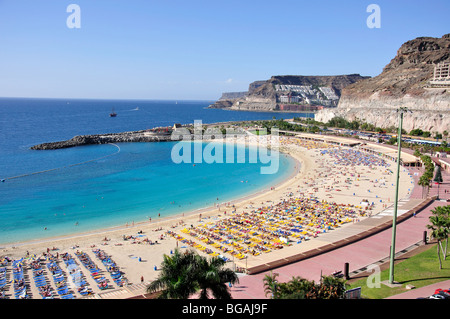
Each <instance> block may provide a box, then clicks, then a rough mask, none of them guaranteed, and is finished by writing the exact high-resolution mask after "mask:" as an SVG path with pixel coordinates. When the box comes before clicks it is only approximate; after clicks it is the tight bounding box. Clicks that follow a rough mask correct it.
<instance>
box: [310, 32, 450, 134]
mask: <svg viewBox="0 0 450 319" xmlns="http://www.w3.org/2000/svg"><path fill="white" fill-rule="evenodd" d="M446 61H447V62H448V61H450V34H447V35H445V36H443V37H442V38H432V37H420V38H416V39H414V40H411V41H408V42H406V43H404V44H403V45H402V46H401V47H400V49H399V50H398V52H397V55H396V56H395V57H394V58H393V59H392V61H391V62H390V63H389V64H388V65H387V66H386V67H385V68H384V69H383V72H382V73H381V74H380V75H378V76H376V77H373V78H368V79H364V80H362V81H358V82H356V83H354V84H351V85H349V86H347V87H345V88H344V89H343V90H342V95H341V98H340V100H339V104H338V107H337V108H335V109H324V110H322V111H319V112H318V113H317V114H316V116H315V118H316V120H317V121H320V122H328V121H329V120H330V119H332V118H334V117H343V118H345V119H347V120H349V121H352V120H358V119H359V120H362V121H364V122H367V123H371V124H374V125H375V126H377V127H385V128H387V127H391V126H395V127H396V126H398V113H397V109H398V108H399V107H406V108H408V109H409V110H410V111H411V112H412V113H407V114H405V115H404V121H403V127H404V129H405V130H406V131H408V132H409V131H411V130H413V129H416V128H420V129H422V130H424V131H430V132H443V131H450V87H445V86H441V87H433V85H430V80H431V79H432V78H433V75H434V68H435V65H436V64H438V63H441V62H446Z"/></svg>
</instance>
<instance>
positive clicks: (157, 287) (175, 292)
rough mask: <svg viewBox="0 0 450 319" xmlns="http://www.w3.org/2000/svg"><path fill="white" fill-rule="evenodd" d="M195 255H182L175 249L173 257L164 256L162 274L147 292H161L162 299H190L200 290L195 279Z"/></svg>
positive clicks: (190, 253)
mask: <svg viewBox="0 0 450 319" xmlns="http://www.w3.org/2000/svg"><path fill="white" fill-rule="evenodd" d="M195 261H196V260H195V253H194V252H193V251H186V252H185V253H181V252H180V251H179V250H178V249H175V252H174V254H173V256H168V255H164V260H163V262H162V264H161V273H160V274H159V276H158V278H157V279H156V280H154V281H153V282H151V283H150V285H148V287H147V292H149V293H152V292H156V291H161V294H160V295H159V297H158V298H160V299H188V298H189V296H190V295H191V294H193V293H195V292H196V291H197V289H198V285H196V283H195V281H194V280H193V279H194V277H195V271H194V269H195V268H196V267H195Z"/></svg>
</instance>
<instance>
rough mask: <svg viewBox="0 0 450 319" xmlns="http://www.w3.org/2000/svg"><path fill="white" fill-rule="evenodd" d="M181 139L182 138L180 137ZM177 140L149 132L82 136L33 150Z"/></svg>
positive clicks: (43, 144)
mask: <svg viewBox="0 0 450 319" xmlns="http://www.w3.org/2000/svg"><path fill="white" fill-rule="evenodd" d="M180 139H181V136H180ZM174 140H177V138H176V137H175V138H174V137H172V135H171V132H164V133H154V132H149V131H135V132H123V133H111V134H96V135H80V136H75V137H73V138H72V139H70V140H66V141H59V142H50V143H42V144H38V145H34V146H32V147H31V149H32V150H55V149H62V148H70V147H76V146H83V145H94V144H110V143H138V142H143V143H145V142H169V141H174Z"/></svg>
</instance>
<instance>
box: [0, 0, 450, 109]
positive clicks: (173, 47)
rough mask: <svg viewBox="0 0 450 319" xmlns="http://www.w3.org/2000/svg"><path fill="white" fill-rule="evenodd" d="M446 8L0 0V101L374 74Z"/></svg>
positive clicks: (441, 18) (290, 0) (218, 88)
mask: <svg viewBox="0 0 450 319" xmlns="http://www.w3.org/2000/svg"><path fill="white" fill-rule="evenodd" d="M72 3H74V4H77V5H79V7H80V9H81V28H79V29H70V28H68V27H67V24H66V20H67V18H68V17H69V15H70V13H67V12H66V9H67V6H68V5H69V4H72ZM372 3H374V4H378V5H379V7H380V8H381V28H379V29H370V28H368V27H367V24H366V20H367V18H368V16H369V15H370V13H367V12H366V8H367V6H368V5H369V4H372ZM449 12H450V1H448V0H429V1H426V2H424V1H417V0H409V1H406V0H383V1H378V0H370V1H362V0H348V1H335V0H334V1H332V0H323V1H302V0H278V1H273V0H272V1H265V0H260V1H253V0H240V1H235V0H229V1H217V0H216V1H212V0H183V1H178V0H158V1H153V0H129V1H126V0H108V1H104V0H69V1H66V0H29V1H25V0H0V46H1V47H0V96H6V97H55V98H107V99H177V100H178V99H193V100H214V99H217V98H219V97H220V95H221V93H222V92H232V91H245V90H247V88H248V85H249V83H251V82H253V81H255V80H266V79H269V78H270V77H271V76H272V75H338V74H352V73H360V74H362V75H369V76H376V75H378V74H380V73H381V71H382V69H383V67H384V66H385V65H386V64H388V63H389V61H390V60H391V59H392V58H393V57H394V56H395V54H396V52H397V50H398V49H399V47H400V46H401V45H402V44H403V43H404V42H406V41H408V40H411V39H414V38H416V37H419V36H432V37H441V36H442V35H444V34H446V33H450V22H449V19H448V14H449Z"/></svg>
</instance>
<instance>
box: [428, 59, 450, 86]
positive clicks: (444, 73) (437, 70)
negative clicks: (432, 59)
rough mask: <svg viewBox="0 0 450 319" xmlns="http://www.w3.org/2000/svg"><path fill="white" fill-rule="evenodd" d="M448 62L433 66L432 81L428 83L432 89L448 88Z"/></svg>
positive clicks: (449, 74) (449, 67)
mask: <svg viewBox="0 0 450 319" xmlns="http://www.w3.org/2000/svg"><path fill="white" fill-rule="evenodd" d="M449 69H450V62H442V63H438V64H436V65H435V66H434V75H433V79H432V80H431V81H430V84H431V86H432V87H450V71H449Z"/></svg>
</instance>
